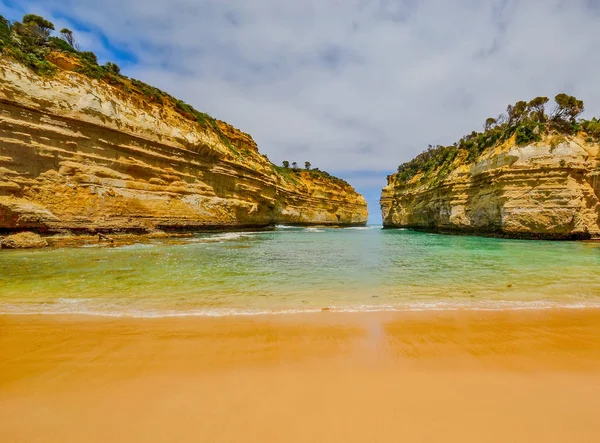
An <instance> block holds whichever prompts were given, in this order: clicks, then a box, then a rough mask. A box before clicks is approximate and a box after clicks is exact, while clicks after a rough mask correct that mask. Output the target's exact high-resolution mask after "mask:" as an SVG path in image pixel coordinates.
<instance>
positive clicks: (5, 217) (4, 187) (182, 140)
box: [0, 59, 367, 232]
mask: <svg viewBox="0 0 600 443" xmlns="http://www.w3.org/2000/svg"><path fill="white" fill-rule="evenodd" d="M216 124H217V125H218V128H219V131H215V130H212V129H211V128H210V127H208V128H203V127H202V126H200V125H199V124H198V123H196V122H195V121H192V120H187V119H185V118H182V116H181V115H180V114H178V113H177V112H175V110H174V109H173V107H172V106H170V105H162V104H158V103H154V102H151V101H148V100H146V99H145V97H144V96H143V95H141V94H136V93H132V92H126V91H123V90H122V89H118V88H115V87H113V86H110V85H108V84H107V83H104V82H101V81H98V80H93V79H89V78H88V77H85V76H83V75H80V74H77V73H74V72H70V71H66V70H62V71H61V72H59V73H58V74H56V75H55V76H53V77H52V78H44V77H40V76H38V75H36V74H34V73H32V72H31V71H29V70H28V69H27V68H26V67H24V66H22V65H20V64H18V63H16V62H13V61H11V60H9V59H0V230H1V231H4V232H7V231H22V230H36V231H37V232H54V231H60V230H65V229H66V230H72V231H95V230H98V231H141V232H145V231H150V230H154V229H163V230H169V229H207V228H223V229H228V228H231V229H234V228H241V227H261V226H267V225H271V224H275V223H288V224H323V225H362V224H365V223H366V220H367V207H366V203H365V200H364V199H363V197H362V196H361V195H359V194H357V193H356V192H355V191H354V189H353V188H352V187H351V186H349V185H347V184H346V183H345V182H343V181H340V180H336V179H333V178H328V177H326V176H323V175H320V174H311V173H309V172H302V173H292V172H289V171H285V170H280V169H279V168H276V167H275V166H274V165H273V164H271V163H270V162H269V161H268V159H267V158H266V157H264V156H263V155H261V154H260V153H259V152H258V149H257V147H256V144H255V143H254V141H253V140H252V138H251V137H250V136H249V135H247V134H244V133H241V132H239V131H238V130H236V129H234V128H233V127H231V126H229V125H227V124H226V123H223V122H219V121H217V122H216Z"/></svg>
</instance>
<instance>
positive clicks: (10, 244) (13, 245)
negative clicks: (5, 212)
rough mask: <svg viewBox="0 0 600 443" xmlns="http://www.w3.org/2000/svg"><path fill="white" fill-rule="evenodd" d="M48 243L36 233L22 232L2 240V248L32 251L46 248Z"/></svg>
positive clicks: (0, 245)
mask: <svg viewBox="0 0 600 443" xmlns="http://www.w3.org/2000/svg"><path fill="white" fill-rule="evenodd" d="M46 246H48V242H47V241H46V240H44V239H43V238H42V237H40V236H39V235H38V234H36V233H34V232H20V233H18V234H13V235H9V236H8V237H4V238H2V239H0V248H4V249H32V248H45V247H46Z"/></svg>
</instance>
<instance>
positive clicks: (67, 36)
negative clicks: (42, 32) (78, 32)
mask: <svg viewBox="0 0 600 443" xmlns="http://www.w3.org/2000/svg"><path fill="white" fill-rule="evenodd" d="M60 37H61V38H62V39H63V40H64V41H66V42H67V43H68V44H69V46H71V48H73V49H75V44H76V43H75V37H74V36H73V31H71V30H70V29H68V28H62V29H61V30H60Z"/></svg>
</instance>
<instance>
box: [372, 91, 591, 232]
mask: <svg viewBox="0 0 600 443" xmlns="http://www.w3.org/2000/svg"><path fill="white" fill-rule="evenodd" d="M555 101H556V105H555V107H554V110H553V111H552V112H549V113H548V114H546V111H545V109H546V103H547V102H548V99H547V98H546V97H537V98H536V99H533V100H531V101H530V102H524V101H523V102H518V103H516V104H515V105H513V106H509V107H508V109H507V113H506V115H501V116H500V117H499V118H498V119H493V118H490V119H488V120H487V121H486V125H485V131H484V132H483V133H477V132H473V133H472V134H470V135H468V136H465V137H463V139H461V140H460V142H458V143H454V144H453V145H451V146H436V147H430V149H429V150H428V151H426V152H424V153H422V154H420V155H419V156H418V157H416V158H415V159H413V160H412V161H410V162H407V163H404V164H402V165H401V166H400V167H399V168H398V172H397V173H395V174H393V175H390V176H389V177H388V184H387V186H386V187H384V188H383V191H382V194H381V210H382V216H383V224H384V227H387V228H393V227H406V228H414V229H421V230H427V231H434V232H449V233H469V234H476V235H494V236H502V237H513V238H536V239H538V238H539V239H590V238H598V237H600V154H599V152H600V144H599V141H600V123H599V121H598V120H597V119H595V118H594V119H592V120H581V119H577V116H578V115H579V113H581V112H582V111H583V102H581V101H580V100H577V99H576V98H575V97H571V96H568V95H566V94H559V95H558V96H556V99H555Z"/></svg>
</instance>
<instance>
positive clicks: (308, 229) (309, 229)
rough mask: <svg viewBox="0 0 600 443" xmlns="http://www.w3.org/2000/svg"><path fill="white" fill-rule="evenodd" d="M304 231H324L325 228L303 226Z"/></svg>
mask: <svg viewBox="0 0 600 443" xmlns="http://www.w3.org/2000/svg"><path fill="white" fill-rule="evenodd" d="M304 232H325V229H319V228H305V229H304Z"/></svg>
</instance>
